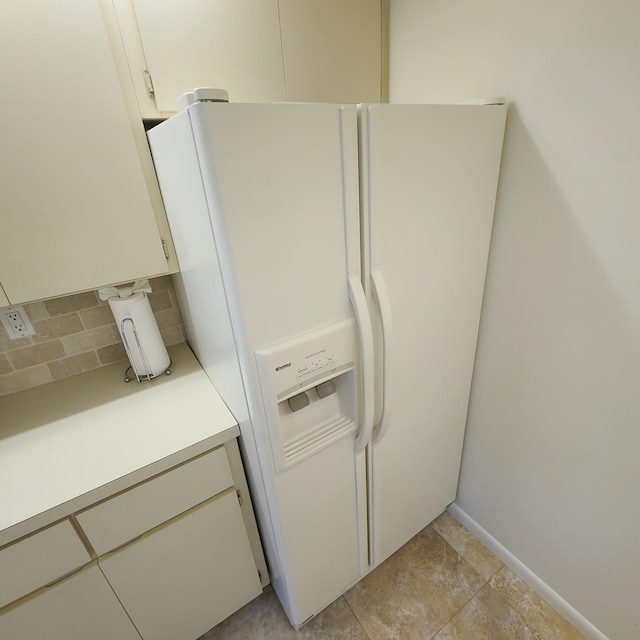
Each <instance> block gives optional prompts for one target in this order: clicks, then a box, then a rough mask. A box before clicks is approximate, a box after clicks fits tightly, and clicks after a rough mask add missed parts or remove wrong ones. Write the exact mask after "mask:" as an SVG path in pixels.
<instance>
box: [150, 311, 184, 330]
mask: <svg viewBox="0 0 640 640" xmlns="http://www.w3.org/2000/svg"><path fill="white" fill-rule="evenodd" d="M155 316H156V322H157V323H158V328H160V329H166V328H168V327H175V326H176V325H179V324H182V316H181V315H180V310H179V309H177V308H173V309H164V310H163V311H158V312H157V313H156V314H155Z"/></svg>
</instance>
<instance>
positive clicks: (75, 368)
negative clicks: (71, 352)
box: [47, 351, 100, 380]
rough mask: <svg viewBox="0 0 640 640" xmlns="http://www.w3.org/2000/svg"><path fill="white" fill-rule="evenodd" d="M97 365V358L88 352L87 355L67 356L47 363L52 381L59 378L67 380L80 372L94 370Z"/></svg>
mask: <svg viewBox="0 0 640 640" xmlns="http://www.w3.org/2000/svg"><path fill="white" fill-rule="evenodd" d="M99 364H100V363H99V362H98V357H97V356H96V354H95V352H94V351H89V352H87V353H80V354H78V355H75V356H69V357H68V358H63V359H62V360H56V361H54V362H49V363H48V365H47V366H48V367H49V371H51V375H52V376H53V378H54V380H58V379H60V378H67V377H68V376H72V375H74V374H76V373H81V372H82V371H88V370H89V369H95V368H96V367H97V366H98V365H99Z"/></svg>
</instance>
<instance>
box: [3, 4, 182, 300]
mask: <svg viewBox="0 0 640 640" xmlns="http://www.w3.org/2000/svg"><path fill="white" fill-rule="evenodd" d="M0 60H2V62H1V63H0V81H1V83H2V87H3V102H2V119H0V139H2V154H3V170H2V174H1V175H0V210H1V211H2V233H0V284H1V285H2V288H3V289H4V293H5V294H6V298H7V299H8V300H6V301H5V300H4V299H2V297H1V296H0V305H3V304H5V305H6V303H7V302H9V303H11V304H19V303H24V302H30V301H34V300H38V299H43V298H50V297H55V296H60V295H65V294H69V293H73V292H77V291H82V290H87V289H95V288H99V287H101V286H104V285H106V284H110V283H118V282H125V281H130V280H133V279H136V278H142V277H148V276H154V275H159V274H163V273H167V272H168V271H169V270H171V268H172V265H175V263H172V265H170V264H168V262H167V259H166V258H165V251H164V249H163V240H164V241H165V243H166V245H167V248H168V250H170V251H172V247H171V242H170V238H169V235H168V234H164V235H163V233H164V232H163V233H161V231H160V230H159V226H158V224H159V222H158V221H160V224H161V225H162V224H163V222H162V218H163V216H164V213H163V210H162V205H161V200H160V198H159V195H158V194H157V183H156V182H155V177H154V175H153V170H152V167H151V163H150V159H149V154H148V149H145V136H144V130H143V127H142V123H141V122H140V121H139V118H138V120H137V121H136V119H135V118H132V113H131V108H130V105H128V104H127V102H126V100H125V97H124V94H123V90H122V84H121V80H120V77H119V76H118V72H117V69H116V64H115V62H114V58H113V53H112V46H111V42H110V41H109V38H108V35H107V30H106V27H105V22H104V19H103V15H102V12H101V8H100V4H99V2H98V1H97V0H92V1H88V2H77V1H75V0H60V1H58V2H47V1H46V0H24V1H23V2H13V3H9V4H8V5H7V6H6V7H4V11H3V16H2V21H1V22H0ZM134 106H135V101H134ZM145 153H146V159H145ZM165 224H166V222H165ZM174 270H175V269H174Z"/></svg>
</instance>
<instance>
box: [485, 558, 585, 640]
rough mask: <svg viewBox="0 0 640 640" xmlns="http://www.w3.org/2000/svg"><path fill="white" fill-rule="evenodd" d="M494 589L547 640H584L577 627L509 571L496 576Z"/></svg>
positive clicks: (492, 582) (493, 581) (493, 583)
mask: <svg viewBox="0 0 640 640" xmlns="http://www.w3.org/2000/svg"><path fill="white" fill-rule="evenodd" d="M491 586H492V587H493V588H494V589H495V590H496V591H497V592H498V593H499V594H500V595H501V596H502V597H503V598H504V600H505V601H506V602H507V603H509V605H510V606H511V607H513V608H514V609H515V610H516V611H517V612H518V613H519V614H520V615H521V616H522V618H523V619H524V620H526V622H528V623H529V624H530V625H531V626H532V627H533V628H534V629H536V631H537V632H538V633H539V634H540V635H541V636H542V637H543V638H544V639H545V640H584V637H583V636H582V635H581V634H580V633H578V631H576V629H575V628H574V627H572V626H571V625H570V624H569V623H568V622H567V621H566V620H565V619H564V618H563V617H562V616H561V615H560V614H559V613H557V612H556V611H555V610H554V609H553V608H552V607H551V606H550V605H548V604H547V603H546V602H545V601H544V600H543V599H542V598H541V597H540V596H539V595H538V594H537V593H535V591H533V590H532V589H530V588H529V587H528V586H527V585H526V584H525V583H524V581H523V580H522V579H521V578H519V577H518V576H517V575H516V574H515V573H513V571H511V570H510V569H509V568H508V567H504V568H503V569H501V570H500V571H499V572H498V573H497V574H496V575H495V576H493V578H492V579H491Z"/></svg>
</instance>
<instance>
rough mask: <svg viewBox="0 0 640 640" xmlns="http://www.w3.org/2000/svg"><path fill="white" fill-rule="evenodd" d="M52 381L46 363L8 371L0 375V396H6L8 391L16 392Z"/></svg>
mask: <svg viewBox="0 0 640 640" xmlns="http://www.w3.org/2000/svg"><path fill="white" fill-rule="evenodd" d="M52 381H53V377H52V375H51V372H50V371H49V368H48V367H47V365H46V364H40V365H38V366H37V367H30V368H29V369H22V370H20V371H15V372H14V373H8V374H6V375H4V376H0V396H6V395H8V394H10V393H16V392H18V391H22V390H23V389H29V388H31V387H37V386H38V385H41V384H46V383H47V382H52Z"/></svg>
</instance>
